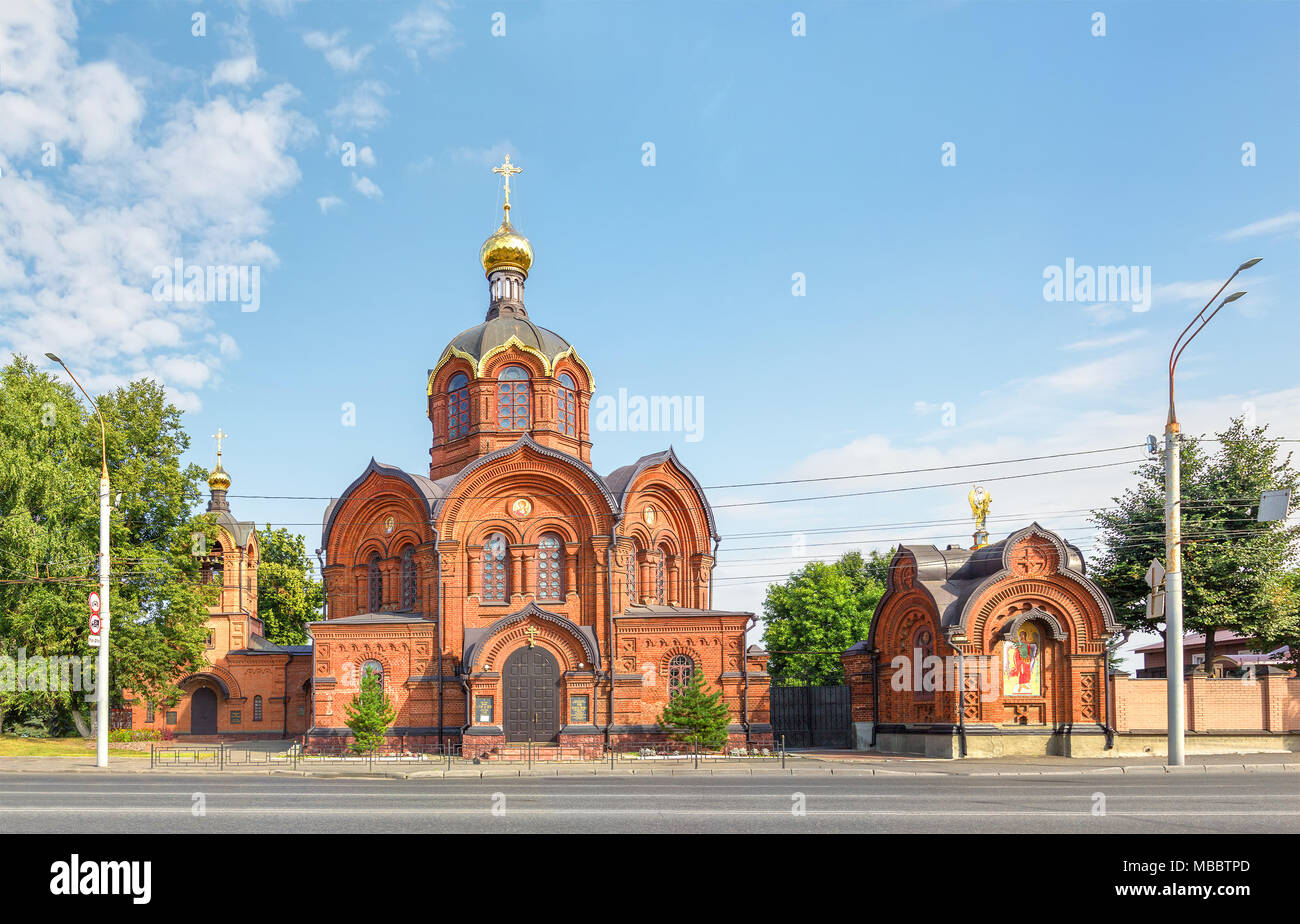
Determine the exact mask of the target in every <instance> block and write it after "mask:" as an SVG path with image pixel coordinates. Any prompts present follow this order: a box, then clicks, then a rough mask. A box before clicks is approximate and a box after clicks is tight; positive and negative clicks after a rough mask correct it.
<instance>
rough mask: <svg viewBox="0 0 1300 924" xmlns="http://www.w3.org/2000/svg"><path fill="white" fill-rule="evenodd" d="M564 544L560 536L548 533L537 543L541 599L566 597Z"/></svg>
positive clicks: (538, 593) (538, 589)
mask: <svg viewBox="0 0 1300 924" xmlns="http://www.w3.org/2000/svg"><path fill="white" fill-rule="evenodd" d="M563 574H564V545H563V544H562V543H561V542H560V537H559V536H557V535H555V534H554V533H547V534H546V535H545V536H543V537H542V541H541V542H539V543H538V544H537V597H538V599H540V600H563V599H564V586H563V584H564V579H563V577H562V575H563Z"/></svg>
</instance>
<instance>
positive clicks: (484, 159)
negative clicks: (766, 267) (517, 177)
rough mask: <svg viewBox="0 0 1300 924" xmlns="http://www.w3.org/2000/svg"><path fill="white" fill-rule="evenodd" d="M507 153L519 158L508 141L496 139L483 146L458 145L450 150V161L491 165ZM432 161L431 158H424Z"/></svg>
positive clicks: (516, 151)
mask: <svg viewBox="0 0 1300 924" xmlns="http://www.w3.org/2000/svg"><path fill="white" fill-rule="evenodd" d="M507 154H509V155H510V156H511V157H513V158H514V159H515V160H518V159H519V151H518V150H517V149H516V148H515V146H514V145H513V144H511V143H510V142H509V141H498V142H497V143H496V144H493V145H489V146H488V147H485V148H476V147H460V148H455V149H453V150H452V152H451V161H452V163H454V164H470V165H480V164H481V165H484V166H493V167H495V166H496V165H497V164H499V163H501V159H502V158H503V157H505V155H507ZM425 160H428V161H432V158H425Z"/></svg>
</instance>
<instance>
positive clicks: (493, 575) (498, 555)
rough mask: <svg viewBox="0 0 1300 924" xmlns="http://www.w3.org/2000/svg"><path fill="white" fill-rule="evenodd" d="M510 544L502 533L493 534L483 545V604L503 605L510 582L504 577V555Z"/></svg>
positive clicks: (507, 572)
mask: <svg viewBox="0 0 1300 924" xmlns="http://www.w3.org/2000/svg"><path fill="white" fill-rule="evenodd" d="M509 550H510V543H509V542H508V541H507V540H506V537H505V536H504V535H503V534H502V533H493V534H492V535H490V536H488V540H487V542H485V543H483V602H484V603H505V602H506V601H507V600H508V599H510V598H509V596H508V591H509V584H510V581H509V579H508V578H507V577H506V575H507V574H509V571H508V570H507V569H506V553H507V552H508V551H509Z"/></svg>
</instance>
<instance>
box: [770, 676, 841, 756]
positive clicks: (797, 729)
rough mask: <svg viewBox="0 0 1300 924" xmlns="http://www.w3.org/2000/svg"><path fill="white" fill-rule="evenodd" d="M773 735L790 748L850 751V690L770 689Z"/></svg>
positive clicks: (825, 688) (826, 688)
mask: <svg viewBox="0 0 1300 924" xmlns="http://www.w3.org/2000/svg"><path fill="white" fill-rule="evenodd" d="M770 704H771V711H772V734H773V735H774V736H775V738H776V740H777V741H778V742H780V740H781V736H782V735H784V736H785V746H786V747H787V748H848V747H849V746H850V741H849V739H850V732H851V730H852V719H851V715H852V711H851V709H850V707H849V688H848V686H846V685H843V684H841V685H838V686H833V687H816V686H803V687H778V686H773V687H772V688H771V700H770Z"/></svg>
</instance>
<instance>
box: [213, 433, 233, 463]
mask: <svg viewBox="0 0 1300 924" xmlns="http://www.w3.org/2000/svg"><path fill="white" fill-rule="evenodd" d="M212 438H213V439H214V440H216V441H217V461H218V462H220V461H221V441H222V440H228V439H230V434H229V433H222V432H221V428H220V427H217V432H216V433H214V434H212Z"/></svg>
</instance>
